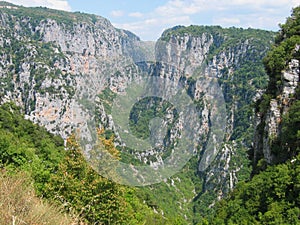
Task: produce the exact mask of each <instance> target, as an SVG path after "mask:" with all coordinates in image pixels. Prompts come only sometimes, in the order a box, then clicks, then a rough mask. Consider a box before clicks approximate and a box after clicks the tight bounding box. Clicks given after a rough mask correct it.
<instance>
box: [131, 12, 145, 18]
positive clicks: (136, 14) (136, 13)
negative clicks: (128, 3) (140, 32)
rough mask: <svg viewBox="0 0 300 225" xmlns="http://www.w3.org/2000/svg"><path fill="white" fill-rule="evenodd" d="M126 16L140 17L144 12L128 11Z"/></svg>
mask: <svg viewBox="0 0 300 225" xmlns="http://www.w3.org/2000/svg"><path fill="white" fill-rule="evenodd" d="M128 16H130V17H135V18H141V17H143V16H144V14H143V13H140V12H132V13H129V14H128Z"/></svg>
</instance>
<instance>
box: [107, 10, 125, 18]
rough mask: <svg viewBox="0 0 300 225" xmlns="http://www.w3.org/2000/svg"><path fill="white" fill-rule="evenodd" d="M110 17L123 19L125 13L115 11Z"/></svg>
mask: <svg viewBox="0 0 300 225" xmlns="http://www.w3.org/2000/svg"><path fill="white" fill-rule="evenodd" d="M110 15H111V16H113V17H121V16H124V12H123V11H122V10H113V11H111V12H110Z"/></svg>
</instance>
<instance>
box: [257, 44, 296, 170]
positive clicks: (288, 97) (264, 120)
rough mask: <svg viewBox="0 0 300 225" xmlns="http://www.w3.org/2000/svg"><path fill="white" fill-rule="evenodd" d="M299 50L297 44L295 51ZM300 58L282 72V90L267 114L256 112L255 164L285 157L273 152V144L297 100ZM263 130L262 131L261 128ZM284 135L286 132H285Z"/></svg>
mask: <svg viewBox="0 0 300 225" xmlns="http://www.w3.org/2000/svg"><path fill="white" fill-rule="evenodd" d="M296 51H299V47H297V46H296V48H295V52H296ZM299 71H300V68H299V60H298V59H292V60H291V61H290V62H289V63H288V67H287V69H285V70H283V71H282V73H281V81H282V82H281V83H282V86H281V90H280V93H278V95H277V96H276V98H272V99H271V100H270V103H269V107H268V109H267V112H266V114H265V115H263V116H262V115H261V114H260V113H257V114H256V119H257V121H258V123H257V127H256V134H255V139H254V149H255V152H254V164H256V163H257V162H258V160H259V159H262V158H263V159H264V160H265V161H266V162H267V163H268V164H273V163H276V162H279V161H281V160H284V159H278V156H277V154H275V153H274V152H272V144H273V143H274V141H275V140H276V139H277V138H279V136H280V135H281V134H282V125H281V124H282V119H283V116H284V115H285V114H286V113H287V112H288V110H289V108H290V106H291V105H292V103H293V102H294V101H295V97H294V96H295V94H296V89H297V88H298V87H299V75H300V72H299ZM260 127H262V129H263V132H261V128H260ZM283 135H284V134H283Z"/></svg>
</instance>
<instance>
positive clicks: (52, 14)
mask: <svg viewBox="0 0 300 225" xmlns="http://www.w3.org/2000/svg"><path fill="white" fill-rule="evenodd" d="M3 4H4V5H7V3H3ZM11 6H14V7H16V8H6V7H4V8H1V9H0V12H4V13H7V14H10V15H13V16H15V17H17V18H26V19H28V20H29V23H31V24H32V25H33V27H35V26H36V25H38V23H39V22H40V21H44V20H47V19H53V20H55V21H56V22H57V23H58V24H64V25H65V26H66V27H68V28H72V27H73V23H74V22H77V23H83V22H88V23H93V24H94V23H96V22H97V21H98V19H99V18H100V16H96V15H90V14H86V13H80V12H76V13H72V12H67V11H61V10H55V9H49V8H46V7H30V8H29V7H23V6H16V5H11Z"/></svg>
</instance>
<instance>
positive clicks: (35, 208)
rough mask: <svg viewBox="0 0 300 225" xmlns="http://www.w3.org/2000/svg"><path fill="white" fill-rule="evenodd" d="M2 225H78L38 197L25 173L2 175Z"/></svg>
mask: <svg viewBox="0 0 300 225" xmlns="http://www.w3.org/2000/svg"><path fill="white" fill-rule="evenodd" d="M0 224H1V225H2V224H3V225H9V224H12V225H24V224H30V225H41V224H47V225H48V224H49V225H50V224H53V225H64V224H78V223H77V222H76V220H75V219H73V218H71V217H70V216H68V215H66V214H63V213H62V212H61V210H60V209H59V208H58V207H56V206H53V205H51V204H49V203H47V202H45V201H43V200H41V199H40V198H38V197H36V195H35V192H34V189H33V186H32V182H31V180H30V178H29V176H28V175H26V174H25V173H18V174H17V175H14V176H9V175H7V173H5V172H4V173H1V174H0Z"/></svg>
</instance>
